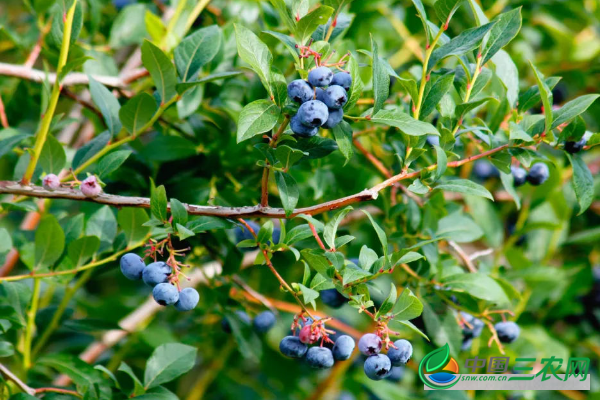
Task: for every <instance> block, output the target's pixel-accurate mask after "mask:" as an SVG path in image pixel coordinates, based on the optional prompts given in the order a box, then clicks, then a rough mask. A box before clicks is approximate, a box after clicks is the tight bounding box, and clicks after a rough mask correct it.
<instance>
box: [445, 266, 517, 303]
mask: <svg viewBox="0 0 600 400" xmlns="http://www.w3.org/2000/svg"><path fill="white" fill-rule="evenodd" d="M442 283H443V284H444V287H445V288H448V289H450V290H455V291H464V292H465V293H467V294H469V295H471V296H473V297H476V298H478V299H482V300H486V301H489V302H491V303H494V304H496V305H499V306H502V305H506V304H508V303H509V300H508V297H506V292H505V291H504V289H502V286H500V285H499V284H498V282H496V281H495V280H494V279H492V278H491V277H489V276H488V275H485V274H482V273H462V274H456V275H451V276H448V277H446V278H444V279H442Z"/></svg>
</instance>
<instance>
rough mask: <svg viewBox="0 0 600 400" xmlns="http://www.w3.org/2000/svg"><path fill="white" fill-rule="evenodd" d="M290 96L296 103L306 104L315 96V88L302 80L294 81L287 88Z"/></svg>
mask: <svg viewBox="0 0 600 400" xmlns="http://www.w3.org/2000/svg"><path fill="white" fill-rule="evenodd" d="M287 92H288V96H289V97H290V99H292V100H293V101H295V102H296V103H300V104H302V103H306V102H307V101H309V100H312V98H313V96H314V91H313V88H312V87H310V85H309V84H308V82H306V81H305V80H302V79H296V80H295V81H292V82H291V83H290V84H289V85H288V87H287Z"/></svg>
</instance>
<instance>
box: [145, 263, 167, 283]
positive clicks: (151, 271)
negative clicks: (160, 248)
mask: <svg viewBox="0 0 600 400" xmlns="http://www.w3.org/2000/svg"><path fill="white" fill-rule="evenodd" d="M172 272H173V270H172V269H171V267H169V266H168V265H167V264H165V263H164V262H162V261H157V262H153V263H152V264H148V265H147V266H146V268H144V270H143V271H142V279H143V280H144V283H145V284H146V285H148V286H152V287H154V286H156V285H158V284H159V283H165V282H167V281H168V279H169V276H170V275H171V273H172Z"/></svg>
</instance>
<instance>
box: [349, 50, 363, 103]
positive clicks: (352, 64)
mask: <svg viewBox="0 0 600 400" xmlns="http://www.w3.org/2000/svg"><path fill="white" fill-rule="evenodd" d="M347 67H348V71H349V72H350V76H351V77H352V85H351V86H350V90H348V102H347V103H346V105H344V111H349V110H352V108H353V107H354V106H355V105H356V102H357V101H358V99H360V96H361V94H362V91H363V87H364V84H363V81H362V79H361V78H360V70H359V67H358V62H357V61H356V58H355V57H354V55H353V54H350V57H349V59H348V64H347Z"/></svg>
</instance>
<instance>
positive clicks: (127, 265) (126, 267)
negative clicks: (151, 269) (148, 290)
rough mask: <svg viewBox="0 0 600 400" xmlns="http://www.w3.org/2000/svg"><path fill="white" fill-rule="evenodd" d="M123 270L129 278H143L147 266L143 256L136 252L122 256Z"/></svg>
mask: <svg viewBox="0 0 600 400" xmlns="http://www.w3.org/2000/svg"><path fill="white" fill-rule="evenodd" d="M120 264H121V272H122V273H123V275H125V277H126V278H127V279H131V280H132V281H139V280H140V279H142V271H143V270H144V268H145V267H146V264H145V263H144V260H142V257H140V256H138V255H137V254H135V253H127V254H125V255H124V256H123V257H121V262H120Z"/></svg>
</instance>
